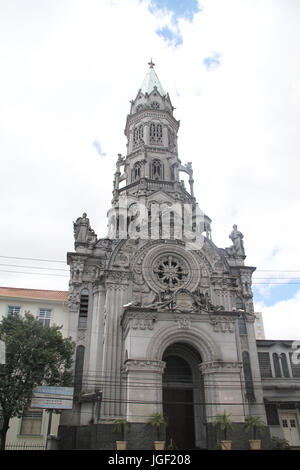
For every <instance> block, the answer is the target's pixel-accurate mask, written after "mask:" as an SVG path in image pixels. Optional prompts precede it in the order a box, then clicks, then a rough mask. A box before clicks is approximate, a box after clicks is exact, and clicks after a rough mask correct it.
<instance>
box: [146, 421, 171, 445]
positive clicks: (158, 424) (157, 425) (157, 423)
mask: <svg viewBox="0 0 300 470" xmlns="http://www.w3.org/2000/svg"><path fill="white" fill-rule="evenodd" d="M166 423H167V419H166V418H165V417H164V415H163V414H161V413H152V415H151V416H150V417H149V418H148V420H147V422H146V424H148V425H150V426H153V427H155V428H156V436H157V440H156V441H154V447H155V449H156V450H164V448H165V441H161V440H160V429H161V426H162V425H163V424H166Z"/></svg>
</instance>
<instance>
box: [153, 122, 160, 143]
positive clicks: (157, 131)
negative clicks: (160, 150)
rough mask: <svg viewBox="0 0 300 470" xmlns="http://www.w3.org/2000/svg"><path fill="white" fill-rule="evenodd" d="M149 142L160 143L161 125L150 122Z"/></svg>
mask: <svg viewBox="0 0 300 470" xmlns="http://www.w3.org/2000/svg"><path fill="white" fill-rule="evenodd" d="M150 144H162V125H161V124H154V123H153V122H152V123H151V124H150Z"/></svg>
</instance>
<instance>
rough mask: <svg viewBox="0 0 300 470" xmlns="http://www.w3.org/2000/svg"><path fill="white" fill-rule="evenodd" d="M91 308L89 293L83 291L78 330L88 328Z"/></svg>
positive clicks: (85, 290)
mask: <svg viewBox="0 0 300 470" xmlns="http://www.w3.org/2000/svg"><path fill="white" fill-rule="evenodd" d="M88 308H89V291H88V290H87V289H83V290H82V291H81V295H80V306H79V319H78V328H86V326H87V317H88Z"/></svg>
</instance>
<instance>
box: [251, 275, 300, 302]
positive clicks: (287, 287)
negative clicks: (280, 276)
mask: <svg viewBox="0 0 300 470" xmlns="http://www.w3.org/2000/svg"><path fill="white" fill-rule="evenodd" d="M253 282H255V280H253ZM257 282H259V281H257ZM261 282H262V281H261ZM275 282H276V281H275ZM266 287H267V286H266ZM252 289H253V297H254V302H263V303H264V304H265V305H266V306H267V307H271V306H272V305H275V304H277V302H280V301H282V300H289V299H292V298H293V297H295V295H296V293H297V292H298V291H299V290H300V283H299V281H298V284H296V283H290V284H288V283H286V284H280V285H277V286H275V285H274V284H272V285H271V288H270V290H269V291H268V292H263V293H262V292H260V291H259V290H258V288H257V287H256V286H255V285H253V288H252Z"/></svg>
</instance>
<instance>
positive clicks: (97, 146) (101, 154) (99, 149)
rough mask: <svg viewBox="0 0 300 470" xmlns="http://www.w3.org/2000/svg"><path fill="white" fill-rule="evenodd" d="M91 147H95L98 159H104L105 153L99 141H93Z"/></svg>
mask: <svg viewBox="0 0 300 470" xmlns="http://www.w3.org/2000/svg"><path fill="white" fill-rule="evenodd" d="M93 147H95V149H96V150H97V153H98V155H100V157H105V155H106V153H105V152H103V150H102V147H101V145H100V142H99V140H94V142H93Z"/></svg>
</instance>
